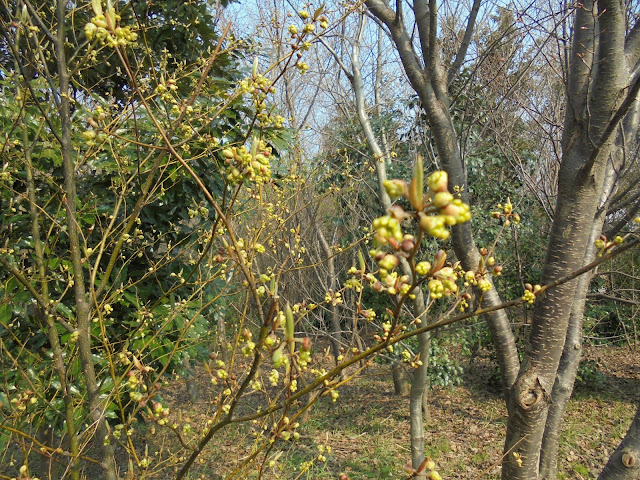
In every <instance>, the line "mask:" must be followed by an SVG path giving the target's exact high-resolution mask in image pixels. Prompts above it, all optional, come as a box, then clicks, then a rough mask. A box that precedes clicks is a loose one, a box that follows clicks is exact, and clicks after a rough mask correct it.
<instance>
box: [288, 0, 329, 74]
mask: <svg viewBox="0 0 640 480" xmlns="http://www.w3.org/2000/svg"><path fill="white" fill-rule="evenodd" d="M322 10H323V8H322V7H321V8H319V9H318V10H316V11H315V12H314V14H313V16H312V15H311V14H310V13H309V12H308V11H307V10H300V11H299V12H298V16H299V17H300V18H301V19H302V20H303V21H304V22H305V23H304V25H303V27H302V30H300V29H298V27H297V26H296V25H289V27H288V29H287V30H288V31H289V34H290V35H291V38H292V40H293V41H294V43H293V44H292V45H291V48H292V49H293V51H296V50H298V53H297V54H296V55H297V59H296V63H295V67H296V68H297V69H298V71H299V72H300V73H301V74H303V73H306V72H307V70H309V65H307V63H306V62H303V61H302V53H301V52H304V51H306V50H309V48H310V47H311V42H310V41H308V40H307V39H306V37H308V36H310V35H313V34H314V32H315V31H316V24H318V25H320V27H321V28H323V29H325V28H327V27H328V26H329V20H327V17H325V16H324V15H322Z"/></svg>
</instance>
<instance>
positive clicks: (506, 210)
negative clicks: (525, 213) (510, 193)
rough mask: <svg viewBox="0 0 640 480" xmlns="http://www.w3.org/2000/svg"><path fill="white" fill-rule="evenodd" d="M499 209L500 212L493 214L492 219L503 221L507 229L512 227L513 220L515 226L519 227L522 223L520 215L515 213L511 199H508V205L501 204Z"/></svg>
mask: <svg viewBox="0 0 640 480" xmlns="http://www.w3.org/2000/svg"><path fill="white" fill-rule="evenodd" d="M497 207H498V210H496V211H494V212H491V217H492V218H498V219H502V220H503V221H504V225H505V227H508V226H509V225H511V220H513V224H514V225H518V224H519V223H520V215H518V214H517V213H515V212H514V211H513V205H512V204H511V200H510V199H509V198H507V203H505V204H504V205H503V204H501V203H499V204H498V205H497Z"/></svg>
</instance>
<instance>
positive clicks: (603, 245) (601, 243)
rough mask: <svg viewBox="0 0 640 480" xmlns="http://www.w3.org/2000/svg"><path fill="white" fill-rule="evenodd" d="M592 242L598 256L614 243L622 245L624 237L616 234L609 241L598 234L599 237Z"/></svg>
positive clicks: (614, 244)
mask: <svg viewBox="0 0 640 480" xmlns="http://www.w3.org/2000/svg"><path fill="white" fill-rule="evenodd" d="M639 223H640V222H639ZM594 243H595V246H596V248H597V249H598V257H601V256H602V255H604V254H605V253H607V252H608V251H609V250H611V249H612V248H613V247H615V246H616V245H622V244H623V243H624V238H623V237H621V236H620V235H616V236H615V237H614V239H613V241H609V240H608V239H607V237H606V236H604V235H600V238H598V240H596V241H595V242H594Z"/></svg>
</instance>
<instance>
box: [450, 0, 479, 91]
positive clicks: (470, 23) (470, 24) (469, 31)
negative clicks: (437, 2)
mask: <svg viewBox="0 0 640 480" xmlns="http://www.w3.org/2000/svg"><path fill="white" fill-rule="evenodd" d="M480 3H481V0H474V1H473V6H472V7H471V13H470V14H469V20H467V28H466V30H465V32H464V37H463V38H462V43H461V44H460V47H459V48H458V52H457V53H456V58H455V60H454V61H453V63H452V64H451V66H450V67H449V71H448V72H447V85H451V82H453V80H454V79H455V78H456V76H457V75H458V72H459V70H460V67H461V66H462V64H463V63H464V59H465V57H466V56H467V50H468V49H469V45H470V44H471V37H472V36H473V30H474V29H475V26H476V19H477V18H478V11H480Z"/></svg>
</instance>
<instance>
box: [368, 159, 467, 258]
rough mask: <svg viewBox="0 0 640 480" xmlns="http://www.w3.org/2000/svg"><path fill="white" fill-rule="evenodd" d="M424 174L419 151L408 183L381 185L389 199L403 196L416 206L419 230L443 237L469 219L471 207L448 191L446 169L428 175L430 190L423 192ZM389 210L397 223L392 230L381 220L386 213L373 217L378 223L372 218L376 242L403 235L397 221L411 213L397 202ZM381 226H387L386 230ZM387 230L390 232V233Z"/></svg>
mask: <svg viewBox="0 0 640 480" xmlns="http://www.w3.org/2000/svg"><path fill="white" fill-rule="evenodd" d="M423 178H424V173H423V169H422V157H421V156H420V155H418V159H417V161H416V169H415V173H414V176H413V179H412V180H411V183H409V184H407V182H405V181H404V180H386V181H385V182H384V187H385V190H386V191H387V194H388V195H389V197H391V198H392V199H396V198H399V197H406V198H407V199H408V200H409V203H411V206H412V207H413V208H414V209H415V215H416V218H417V220H418V222H419V225H420V230H422V231H423V232H425V233H426V234H428V235H431V236H432V237H435V238H439V239H440V240H446V239H447V238H449V235H450V232H449V229H448V228H449V227H451V226H453V225H457V224H460V223H464V222H467V221H469V220H470V219H471V210H470V208H469V205H467V204H466V203H464V202H463V201H462V200H461V199H459V198H455V197H454V196H453V194H451V193H450V192H449V191H448V186H449V178H448V176H447V172H444V171H437V172H433V173H432V174H431V175H429V177H427V186H428V187H429V190H428V192H427V193H426V194H425V193H424V179H423ZM394 210H395V211H394ZM392 213H393V216H394V217H395V220H396V221H397V223H398V226H397V227H395V226H394V225H392V227H393V230H392V232H389V227H388V223H389V220H383V219H385V217H381V219H376V220H377V223H378V225H376V222H374V225H373V227H374V229H376V237H375V239H376V242H377V243H378V244H379V245H380V244H384V243H389V238H392V237H393V238H394V239H395V240H396V241H399V240H400V238H398V237H402V232H401V231H400V226H399V223H400V222H401V221H402V220H403V219H404V218H408V217H409V216H410V215H409V214H407V213H406V212H405V211H404V210H403V209H402V208H401V207H399V206H397V205H396V206H394V209H393V210H392ZM381 227H386V230H385V229H383V228H381ZM397 232H400V233H397ZM390 233H393V235H391V234H390Z"/></svg>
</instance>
